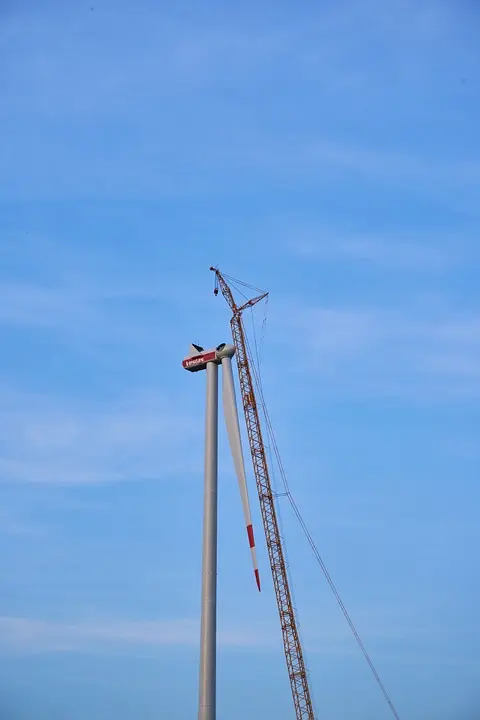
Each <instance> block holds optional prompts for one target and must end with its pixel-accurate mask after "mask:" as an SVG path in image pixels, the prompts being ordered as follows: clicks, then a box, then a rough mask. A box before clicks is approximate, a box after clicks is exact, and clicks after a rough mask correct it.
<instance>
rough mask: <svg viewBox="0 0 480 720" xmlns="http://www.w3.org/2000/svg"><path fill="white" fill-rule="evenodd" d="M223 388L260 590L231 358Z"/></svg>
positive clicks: (226, 364)
mask: <svg viewBox="0 0 480 720" xmlns="http://www.w3.org/2000/svg"><path fill="white" fill-rule="evenodd" d="M222 380H223V382H222V386H223V392H222V394H223V414H224V417H225V424H226V426H227V434H228V440H229V443H230V450H231V452H232V457H233V464H234V466H235V472H236V475H237V480H238V487H239V490H240V497H241V500H242V507H243V515H244V517H245V525H246V527H247V536H248V544H249V545H250V551H251V553H252V562H253V571H254V574H255V582H256V583H257V587H258V589H259V590H260V575H259V572H258V563H257V553H256V550H255V537H254V534H253V525H252V515H251V512H250V502H249V499H248V488H247V478H246V475H245V463H244V461H243V452H242V439H241V435H240V425H239V422H238V413H237V403H236V399H235V385H234V382H233V372H232V361H231V359H230V358H229V357H224V358H222Z"/></svg>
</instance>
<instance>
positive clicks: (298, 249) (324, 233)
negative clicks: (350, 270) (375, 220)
mask: <svg viewBox="0 0 480 720" xmlns="http://www.w3.org/2000/svg"><path fill="white" fill-rule="evenodd" d="M286 248H287V252H289V253H291V254H293V255H295V256H296V257H298V258H299V259H305V260H317V261H318V262H332V261H333V262H335V261H337V262H338V261H343V262H349V263H363V264H369V265H372V266H375V267H379V268H383V269H388V270H398V271H414V272H431V273H440V272H448V271H451V270H452V269H453V268H455V267H456V266H458V265H465V264H467V262H468V260H469V256H471V254H472V253H471V252H470V250H471V246H470V243H469V242H467V243H465V241H464V239H458V238H456V239H446V240H444V239H442V238H438V237H437V238H436V239H435V241H431V240H429V239H425V238H422V237H409V236H408V235H407V236H406V237H397V236H396V235H395V234H393V235H392V234H391V233H385V236H384V237H381V236H375V235H374V236H371V235H358V234H354V233H352V234H351V235H349V234H339V233H337V232H335V231H334V230H330V231H329V230H328V229H325V230H322V229H319V230H317V231H315V230H311V231H302V230H301V229H300V230H299V231H298V234H297V236H296V237H295V240H292V241H287V242H286Z"/></svg>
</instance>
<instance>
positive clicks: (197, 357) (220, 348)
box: [182, 343, 235, 372]
mask: <svg viewBox="0 0 480 720" xmlns="http://www.w3.org/2000/svg"><path fill="white" fill-rule="evenodd" d="M234 354H235V348H234V346H233V345H229V344H228V343H221V344H220V345H217V347H216V348H212V349H211V350H205V348H203V347H202V346H201V345H195V344H194V343H192V344H191V345H190V349H189V354H188V356H187V357H186V358H185V359H184V360H183V361H182V365H183V367H184V368H185V370H189V371H190V372H198V371H199V370H205V369H206V367H207V363H209V362H214V363H216V364H217V365H220V364H221V362H222V359H223V358H232V357H233V356H234Z"/></svg>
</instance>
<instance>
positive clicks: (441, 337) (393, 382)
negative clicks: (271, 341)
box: [276, 304, 480, 399]
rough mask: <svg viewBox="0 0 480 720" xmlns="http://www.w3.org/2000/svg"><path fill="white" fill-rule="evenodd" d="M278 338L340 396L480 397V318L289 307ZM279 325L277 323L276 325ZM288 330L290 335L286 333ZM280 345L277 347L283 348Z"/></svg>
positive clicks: (422, 309)
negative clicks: (341, 391) (340, 392)
mask: <svg viewBox="0 0 480 720" xmlns="http://www.w3.org/2000/svg"><path fill="white" fill-rule="evenodd" d="M281 317H282V320H281V321H280V320H279V321H278V322H279V323H280V322H282V323H285V326H284V328H283V332H282V333H277V337H278V338H279V339H280V338H282V337H283V338H285V337H289V333H290V340H289V343H290V341H291V342H292V343H293V344H294V345H295V346H296V347H302V356H301V360H299V362H301V364H302V366H303V368H304V369H310V370H311V371H313V372H315V373H316V374H317V375H318V374H320V375H321V376H323V377H324V378H325V379H328V381H329V383H333V384H334V385H335V388H336V390H337V391H338V389H339V388H340V387H341V388H343V389H344V390H345V391H347V392H354V393H355V392H360V393H364V392H368V393H371V392H372V391H373V392H375V391H377V392H381V393H386V394H394V395H404V396H408V397H411V395H412V393H414V394H418V397H419V398H422V397H426V396H430V397H437V398H442V397H443V398H446V397H449V398H452V397H455V396H459V397H462V398H464V399H468V398H472V397H478V394H479V393H480V318H479V317H478V316H477V315H476V314H475V313H470V314H469V315H466V316H465V315H464V314H462V313H461V312H460V311H453V310H448V309H446V308H445V307H429V306H428V305H425V304H420V305H419V306H418V307H415V306H414V305H410V306H406V307H405V308H404V309H402V310H400V309H397V308H392V307H390V308H388V307H385V308H376V307H366V308H355V309H352V308H351V307H338V306H330V307H312V306H305V305H300V304H299V305H297V306H296V307H294V308H292V307H290V308H289V309H287V310H286V311H285V312H284V313H283V315H282V316H281ZM276 322H277V321H276ZM285 329H287V330H288V332H285ZM279 341H280V340H277V342H279Z"/></svg>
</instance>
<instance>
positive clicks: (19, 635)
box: [0, 617, 276, 654]
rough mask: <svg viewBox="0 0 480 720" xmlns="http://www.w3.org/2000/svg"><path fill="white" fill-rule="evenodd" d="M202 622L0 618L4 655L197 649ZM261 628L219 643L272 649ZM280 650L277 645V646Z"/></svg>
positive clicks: (232, 632)
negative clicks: (66, 620) (157, 648)
mask: <svg viewBox="0 0 480 720" xmlns="http://www.w3.org/2000/svg"><path fill="white" fill-rule="evenodd" d="M199 630H200V625H199V621H198V620H195V619H188V618H187V619H180V620H178V619H173V620H150V621H149V620H141V621H132V620H117V621H105V620H102V621H98V622H94V621H74V622H64V621H53V620H36V619H33V618H23V617H0V652H3V653H10V652H20V653H28V654H31V653H52V652H53V653H62V652H85V651H99V650H100V651H101V650H105V649H109V648H116V649H117V650H118V648H119V647H124V648H128V647H130V648H135V647H137V648H138V647H150V648H155V647H159V648H160V647H166V646H179V647H180V646H188V647H190V646H191V647H196V646H197V645H198V642H199ZM259 630H260V629H259V628H252V627H247V626H246V627H239V628H232V629H229V628H223V629H220V631H219V634H218V642H219V645H220V646H224V647H251V648H263V647H266V648H269V647H271V646H272V639H271V638H269V637H268V634H267V635H266V634H265V633H262V632H261V631H260V632H259ZM273 646H274V647H275V646H276V643H275V642H274V643H273Z"/></svg>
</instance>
